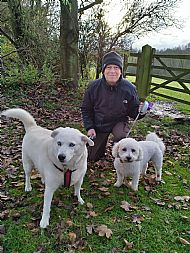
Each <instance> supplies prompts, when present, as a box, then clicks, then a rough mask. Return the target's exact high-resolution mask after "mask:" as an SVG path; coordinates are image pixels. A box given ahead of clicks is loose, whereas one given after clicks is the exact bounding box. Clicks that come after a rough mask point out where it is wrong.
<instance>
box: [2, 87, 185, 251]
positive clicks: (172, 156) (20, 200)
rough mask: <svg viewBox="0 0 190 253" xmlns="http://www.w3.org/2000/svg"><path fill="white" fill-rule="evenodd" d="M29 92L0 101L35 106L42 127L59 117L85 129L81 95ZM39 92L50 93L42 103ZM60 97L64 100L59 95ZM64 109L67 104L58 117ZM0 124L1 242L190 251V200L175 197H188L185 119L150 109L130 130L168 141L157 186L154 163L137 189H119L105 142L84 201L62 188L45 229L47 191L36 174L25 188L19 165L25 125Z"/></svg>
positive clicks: (34, 247) (48, 247)
mask: <svg viewBox="0 0 190 253" xmlns="http://www.w3.org/2000/svg"><path fill="white" fill-rule="evenodd" d="M43 89H44V88H43ZM27 92H31V90H30V91H26V93H24V94H21V93H20V95H19V93H18V96H16V99H15V97H14V95H12V94H9V96H7V95H6V97H5V99H4V100H3V101H4V102H3V105H2V106H3V107H10V106H12V107H14V105H16V106H22V107H24V108H26V109H28V110H29V111H32V114H33V115H34V116H35V118H36V119H37V122H38V123H39V124H40V125H45V124H46V123H47V124H48V127H49V128H55V127H58V126H59V124H60V120H61V122H62V124H64V125H65V123H66V125H70V126H72V127H76V128H78V129H80V130H82V128H81V118H80V114H79V112H78V108H79V105H80V102H81V101H80V99H81V97H82V96H81V94H79V93H78V94H74V93H72V92H70V93H69V99H67V97H68V94H67V93H66V92H65V93H64V92H61V91H60V90H59V93H58V92H57V90H56V88H55V89H54V91H53V93H51V94H53V95H51V94H48V92H46V91H45V90H43V92H40V91H38V92H39V93H37V94H36V93H35V96H33V97H32V96H27ZM63 93H64V94H63ZM4 94H5V93H3V95H4ZM42 94H46V99H47V101H48V102H47V101H46V102H47V103H44V107H42V108H38V107H36V102H37V101H39V99H40V100H43V99H44V97H43V96H42ZM47 94H48V95H47ZM60 94H61V95H60ZM58 95H59V96H60V97H59V100H55V98H57V97H58ZM4 96H5V95H4ZM47 96H48V97H47ZM71 98H72V99H71ZM23 99H24V100H23ZM23 101H25V103H23ZM55 101H57V104H58V105H59V106H57V105H56V102H55ZM70 101H71V102H70ZM51 103H52V104H51ZM63 109H64V110H63ZM54 110H55V111H54ZM60 110H63V111H61V112H62V114H61V115H60ZM55 114H56V115H57V118H56V117H55ZM1 123H2V128H1V152H0V158H1V159H0V165H1V168H2V169H1V178H0V207H1V211H0V233H1V236H0V243H1V245H2V248H3V252H6V253H16V252H18V253H35V252H36V253H57V252H65V253H66V252H68V253H71V252H77V253H82V252H83V253H91V252H93V253H113V252H115V253H118V252H119V253H120V252H130V253H176V252H177V253H188V252H190V244H186V243H185V242H190V233H189V226H190V213H189V201H188V200H185V199H183V198H182V199H181V200H176V199H175V197H177V196H189V184H190V173H189V169H190V167H189V155H188V154H189V147H188V145H189V137H188V131H189V125H188V124H187V123H183V124H174V122H173V120H172V119H170V118H168V117H167V118H158V117H151V116H149V115H147V116H146V117H145V118H144V119H142V120H140V121H138V122H137V124H136V125H135V128H134V129H133V131H132V135H133V137H135V138H137V139H143V138H144V136H145V135H146V134H147V132H148V131H154V130H156V131H157V133H158V134H159V135H160V136H162V138H163V139H164V142H165V144H166V146H167V150H166V153H165V156H164V166H163V180H164V181H165V183H162V184H155V181H154V180H153V179H151V178H152V177H153V175H154V172H153V168H152V166H151V165H150V168H149V170H148V175H147V178H145V179H144V180H143V179H141V181H140V186H139V191H138V192H137V193H136V194H134V193H132V192H131V191H130V189H129V188H128V187H127V186H125V185H123V186H122V187H120V188H119V189H118V188H115V187H114V186H113V184H114V183H115V179H116V175H115V170H114V168H113V160H112V158H111V148H110V147H108V158H109V162H105V163H98V162H97V163H88V171H87V174H86V176H85V178H84V183H83V186H82V187H83V190H82V193H81V195H82V197H83V199H84V200H85V204H84V205H83V206H80V205H77V203H76V200H75V198H73V189H72V188H69V189H66V188H63V187H61V188H59V189H58V190H57V191H56V193H55V195H54V198H53V202H52V208H51V217H50V225H49V227H48V228H47V229H45V230H41V229H40V228H39V221H40V218H41V212H42V204H43V190H44V189H43V185H42V184H41V181H40V178H39V177H38V175H37V174H35V173H34V174H33V177H32V185H33V190H32V192H30V193H25V192H24V174H23V169H22V165H21V140H22V137H23V134H24V129H23V126H22V124H20V123H18V122H17V121H11V122H10V121H4V120H2V122H1ZM83 131H84V130H83ZM15 133H17V134H15ZM122 201H127V202H128V203H129V205H130V207H131V208H130V210H129V211H125V210H124V209H123V208H122V207H121V204H122ZM102 224H104V225H106V226H107V227H108V228H109V229H110V230H111V231H112V236H110V238H107V237H106V236H100V235H99V234H98V232H97V228H98V226H100V225H102ZM90 228H91V230H90ZM126 240H127V241H128V242H129V244H126ZM184 240H186V241H184ZM130 243H131V244H130ZM0 249H1V248H0Z"/></svg>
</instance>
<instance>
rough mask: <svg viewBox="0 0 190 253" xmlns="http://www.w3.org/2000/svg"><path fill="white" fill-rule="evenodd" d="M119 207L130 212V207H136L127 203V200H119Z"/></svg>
mask: <svg viewBox="0 0 190 253" xmlns="http://www.w3.org/2000/svg"><path fill="white" fill-rule="evenodd" d="M120 207H121V208H123V209H124V210H125V211H127V212H130V211H131V210H132V209H137V207H136V206H133V205H131V204H129V203H128V202H127V201H121V205H120Z"/></svg>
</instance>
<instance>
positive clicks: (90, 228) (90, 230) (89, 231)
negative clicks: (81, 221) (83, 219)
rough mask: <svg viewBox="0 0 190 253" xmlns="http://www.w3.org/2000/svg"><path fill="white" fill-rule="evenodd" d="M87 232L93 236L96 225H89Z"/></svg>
mask: <svg viewBox="0 0 190 253" xmlns="http://www.w3.org/2000/svg"><path fill="white" fill-rule="evenodd" d="M86 230H87V233H89V234H90V235H91V234H92V232H93V230H94V225H87V226H86Z"/></svg>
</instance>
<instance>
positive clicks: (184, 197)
mask: <svg viewBox="0 0 190 253" xmlns="http://www.w3.org/2000/svg"><path fill="white" fill-rule="evenodd" d="M174 199H175V200H176V201H189V199H190V196H176V197H174Z"/></svg>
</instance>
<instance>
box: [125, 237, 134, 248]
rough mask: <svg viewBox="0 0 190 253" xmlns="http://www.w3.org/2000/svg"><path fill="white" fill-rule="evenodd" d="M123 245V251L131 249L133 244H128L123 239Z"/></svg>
mask: <svg viewBox="0 0 190 253" xmlns="http://www.w3.org/2000/svg"><path fill="white" fill-rule="evenodd" d="M124 243H125V250H129V249H132V248H133V242H128V241H127V240H126V239H124Z"/></svg>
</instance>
